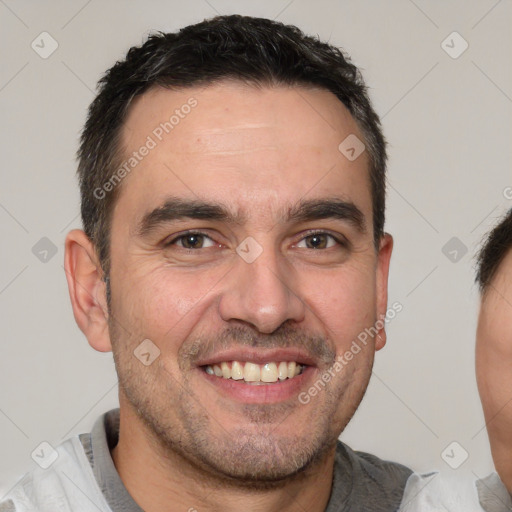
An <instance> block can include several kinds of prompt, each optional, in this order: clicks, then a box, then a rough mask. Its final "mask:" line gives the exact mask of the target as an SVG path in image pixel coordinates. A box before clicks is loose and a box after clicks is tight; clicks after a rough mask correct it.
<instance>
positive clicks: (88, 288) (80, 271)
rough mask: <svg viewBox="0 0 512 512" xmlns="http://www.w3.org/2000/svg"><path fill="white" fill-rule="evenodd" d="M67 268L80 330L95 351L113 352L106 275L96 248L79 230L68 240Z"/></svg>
mask: <svg viewBox="0 0 512 512" xmlns="http://www.w3.org/2000/svg"><path fill="white" fill-rule="evenodd" d="M64 268H65V271H66V279H67V282H68V289H69V296H70V299H71V305H72V307H73V314H74V316H75V320H76V323H77V324H78V327H80V330H81V331H82V332H83V333H84V334H85V336H86V337H87V339H88V341H89V344H90V345H91V346H92V347H93V348H94V349H96V350H98V351H100V352H108V351H110V350H112V346H111V343H110V336H109V331H108V308H107V301H106V287H105V282H104V281H103V279H102V278H103V272H102V270H101V266H100V264H99V261H98V259H97V256H96V251H95V248H94V245H93V244H92V242H91V240H90V239H89V237H88V236H87V235H86V234H85V233H84V232H83V231H82V230H79V229H75V230H73V231H71V232H70V233H68V235H67V237H66V249H65V259H64Z"/></svg>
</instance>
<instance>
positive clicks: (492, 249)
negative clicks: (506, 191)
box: [476, 208, 512, 294]
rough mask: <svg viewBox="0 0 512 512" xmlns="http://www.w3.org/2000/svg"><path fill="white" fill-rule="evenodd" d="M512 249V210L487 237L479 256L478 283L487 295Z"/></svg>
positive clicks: (482, 291)
mask: <svg viewBox="0 0 512 512" xmlns="http://www.w3.org/2000/svg"><path fill="white" fill-rule="evenodd" d="M511 249H512V208H511V209H510V210H509V211H508V213H507V214H506V215H505V216H504V217H503V218H502V219H501V220H500V222H499V223H498V225H497V226H495V227H494V228H493V229H492V231H491V232H490V233H489V234H488V235H487V238H486V239H485V241H484V243H483V245H482V247H481V249H480V251H479V253H478V256H477V273H476V282H477V283H478V286H479V287H480V292H481V293H482V294H485V292H486V291H487V289H488V288H489V286H490V285H491V283H492V280H493V279H494V276H495V275H496V272H497V271H498V268H499V267H500V265H501V263H502V261H503V260H504V259H505V256H506V255H507V254H508V252H509V251H510V250H511Z"/></svg>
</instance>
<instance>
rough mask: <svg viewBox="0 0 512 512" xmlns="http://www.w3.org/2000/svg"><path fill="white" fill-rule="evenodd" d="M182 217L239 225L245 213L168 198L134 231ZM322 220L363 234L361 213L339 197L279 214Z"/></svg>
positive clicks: (293, 218) (291, 218) (142, 231)
mask: <svg viewBox="0 0 512 512" xmlns="http://www.w3.org/2000/svg"><path fill="white" fill-rule="evenodd" d="M183 219H197V220H209V221H219V222H224V223H227V224H231V225H243V224H245V223H246V222H247V215H246V214H245V213H243V212H239V211H238V212H232V211H231V210H230V209H229V208H228V207H227V206H226V205H225V204H223V203H218V202H207V201H202V200H196V199H183V198H178V197H170V198H168V199H166V201H165V203H164V204H163V205H162V206H159V207H158V208H155V209H154V210H152V211H151V212H149V213H147V214H146V215H144V217H143V218H142V219H141V221H140V222H139V224H138V229H137V233H138V235H139V236H141V237H144V236H146V235H148V234H149V233H151V232H152V231H154V230H155V229H156V228H157V227H159V226H161V225H162V224H167V223H169V222H173V221H177V220H183ZM323 219H336V220H342V221H345V222H348V223H349V224H351V225H352V226H353V227H355V228H356V230H357V231H359V232H360V233H366V222H365V217H364V214H363V212H362V211H361V210H360V209H359V208H358V207H357V206H356V205H355V204H354V203H352V202H351V201H345V200H342V199H339V198H320V199H309V200H304V199H302V200H300V201H299V202H298V203H297V204H296V205H294V206H291V207H289V208H288V209H287V211H286V213H285V214H284V215H280V217H279V222H288V223H292V222H296V223H298V222H308V221H314V220H323Z"/></svg>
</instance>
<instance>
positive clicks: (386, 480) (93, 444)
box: [80, 409, 412, 512]
mask: <svg viewBox="0 0 512 512" xmlns="http://www.w3.org/2000/svg"><path fill="white" fill-rule="evenodd" d="M118 434H119V409H114V410H112V411H109V412H108V413H106V414H104V415H103V416H102V417H100V418H99V419H98V420H97V421H96V423H95V425H94V427H93V429H92V432H91V433H90V434H82V435H80V442H81V443H82V445H83V447H84V451H85V453H86V455H87V458H88V459H89V462H90V464H91V467H92V471H93V473H94V476H95V478H96V481H97V483H98V486H99V488H100V489H101V492H102V493H103V495H104V497H105V500H106V501H107V503H108V505H109V506H110V508H111V509H112V512H143V511H142V509H141V508H140V507H139V506H138V505H137V503H135V501H134V500H133V498H132V497H131V496H130V494H129V493H128V491H127V489H126V487H125V486H124V484H123V482H122V480H121V478H120V476H119V474H118V473H117V470H116V468H115V466H114V462H113V461H112V457H111V455H110V451H111V450H112V448H114V446H115V445H116V444H117V440H118ZM411 473H412V471H411V470H410V469H408V468H406V467H405V466H402V465H400V464H396V463H393V462H387V461H383V460H381V459H379V458H377V457H375V456H373V455H369V454H367V453H361V452H354V451H352V450H351V449H350V448H349V447H348V446H346V445H344V444H343V443H342V442H340V441H338V446H337V448H336V459H335V465H334V475H333V485H332V490H331V497H330V499H329V503H328V505H327V508H326V509H325V512H342V511H347V512H348V511H350V512H368V511H372V512H396V510H398V507H399V506H400V502H401V500H402V496H403V493H404V488H405V485H406V482H407V479H408V478H409V476H410V475H411Z"/></svg>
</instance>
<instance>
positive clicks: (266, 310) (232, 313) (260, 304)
mask: <svg viewBox="0 0 512 512" xmlns="http://www.w3.org/2000/svg"><path fill="white" fill-rule="evenodd" d="M234 265H235V267H234V268H233V269H232V270H231V272H229V273H228V274H227V276H226V282H225V288H224V290H223V293H222V296H221V299H220V303H219V313H220V316H221V318H222V319H223V320H224V321H226V322H229V321H233V320H238V321H242V322H246V323H250V324H251V325H252V326H253V327H254V328H255V329H257V330H258V331H259V332H261V333H266V334H270V333H272V332H274V331H275V330H276V329H278V328H279V327H280V326H281V325H282V324H283V323H284V322H286V321H288V320H292V321H295V322H301V321H302V320H303V319H304V314H305V305H304V302H303V300H302V299H301V298H300V296H299V294H300V289H299V283H298V282H297V278H296V274H295V273H294V271H293V269H291V268H289V266H287V264H286V261H284V260H283V259H282V258H280V257H279V255H276V254H275V252H274V251H272V250H271V249H265V250H263V252H262V253H261V254H260V256H258V258H257V259H256V260H255V261H253V262H252V263H248V262H247V261H245V260H244V259H243V258H242V257H237V258H236V260H235V263H234Z"/></svg>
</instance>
